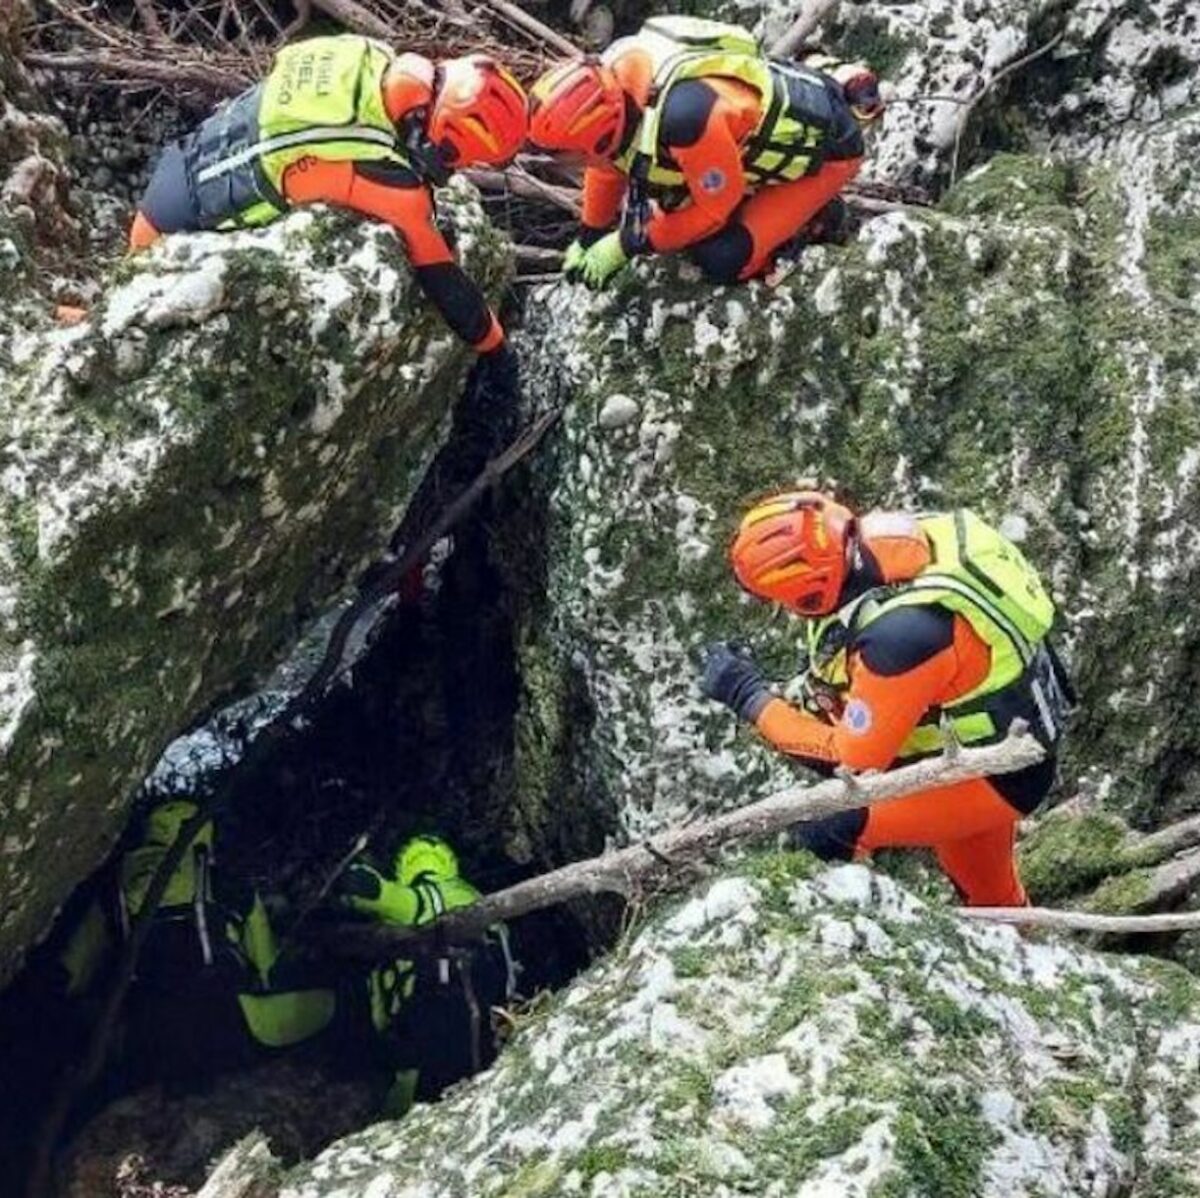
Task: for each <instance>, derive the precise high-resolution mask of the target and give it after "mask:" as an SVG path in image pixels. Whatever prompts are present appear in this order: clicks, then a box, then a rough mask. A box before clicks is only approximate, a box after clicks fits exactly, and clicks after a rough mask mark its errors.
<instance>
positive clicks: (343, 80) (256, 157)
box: [129, 34, 527, 370]
mask: <svg viewBox="0 0 1200 1198" xmlns="http://www.w3.org/2000/svg"><path fill="white" fill-rule="evenodd" d="M526 104H527V101H526V97H525V93H524V91H523V90H522V88H521V86H520V84H519V83H518V82H517V81H516V80H515V79H514V78H513V77H512V76H511V75H510V74H509V73H508V72H507V71H506V70H505V69H504V68H503V67H502V66H500V65H499V64H497V63H496V62H494V61H493V60H492V59H490V58H488V57H486V56H484V55H480V54H473V55H470V56H468V57H466V58H457V59H450V60H448V61H446V62H442V63H437V64H435V63H433V62H431V61H429V60H428V59H426V58H423V57H421V56H420V55H418V54H396V53H394V52H393V51H392V50H391V49H389V48H388V47H387V46H385V45H383V44H382V43H380V42H377V41H374V40H372V39H370V38H365V37H359V36H355V35H350V34H345V35H340V36H332V37H316V38H311V39H308V40H306V41H301V42H297V43H295V44H293V45H291V46H287V47H285V48H284V49H283V50H282V51H280V52H279V54H278V55H277V56H276V58H275V61H274V64H273V66H272V68H271V71H270V73H269V74H268V75H267V77H266V78H265V79H264V80H263V81H262V82H261V83H260V84H258V85H257V86H256V87H254V88H251V89H250V90H249V91H247V92H244V93H243V94H242V95H240V96H238V97H237V98H236V99H234V100H232V101H230V102H229V103H228V104H226V105H224V106H223V107H222V108H220V109H219V110H218V111H217V112H216V113H214V114H213V115H212V116H211V117H209V118H208V120H206V121H205V122H204V123H203V124H202V125H201V126H200V127H199V128H198V129H196V130H195V131H194V132H192V133H191V134H189V135H188V136H186V137H185V138H184V139H183V140H182V141H180V142H176V143H173V144H171V145H168V146H167V147H166V148H165V149H164V150H163V152H162V154H161V156H160V158H159V160H158V163H157V165H156V167H155V170H154V174H153V176H152V178H151V180H150V184H149V187H148V188H147V190H146V193H145V195H144V196H143V197H142V200H141V202H140V203H139V205H138V212H137V216H136V218H135V220H134V222H133V227H132V229H131V231H130V238H129V240H130V245H131V247H132V248H134V249H141V248H144V247H145V246H148V245H150V244H151V243H153V242H154V241H155V240H157V238H158V237H159V236H160V235H161V234H163V233H176V232H181V231H191V230H197V229H234V228H242V227H246V226H253V225H262V224H266V223H268V222H269V221H272V220H274V219H275V218H276V217H278V216H280V215H281V214H282V213H284V212H285V211H287V210H288V209H290V208H293V207H296V206H298V205H302V204H313V203H327V204H333V205H337V206H339V207H342V208H348V209H350V210H352V211H354V212H359V213H362V214H363V215H364V216H369V217H373V218H374V219H376V220H380V221H384V222H386V223H387V224H390V225H391V226H392V227H393V228H395V229H396V231H397V232H398V233H399V235H400V237H401V238H402V239H403V241H404V245H405V248H406V250H407V252H408V256H409V259H410V261H411V262H412V265H413V269H414V271H415V273H416V277H417V280H418V282H419V283H420V285H421V287H422V289H423V290H424V292H425V294H426V295H427V296H428V298H429V299H430V301H431V302H432V303H433V304H434V306H435V307H436V308H437V309H438V311H439V312H440V313H441V314H442V316H443V318H444V319H445V321H446V323H447V324H448V325H449V326H450V327H451V328H452V329H453V330H454V332H455V333H457V334H458V335H459V336H460V337H461V338H462V339H463V340H465V341H467V342H468V343H469V344H470V345H472V346H473V347H474V348H475V349H476V350H477V351H479V352H480V353H481V354H495V355H496V357H497V358H499V359H503V360H505V361H506V362H507V367H506V368H507V369H509V370H512V369H513V366H514V364H513V361H512V356H511V354H507V353H498V352H497V351H502V350H503V347H504V345H505V339H504V330H503V329H502V328H501V326H500V322H499V321H498V320H497V318H496V316H495V314H494V313H493V312H491V311H490V310H489V308H488V305H487V302H486V300H485V299H484V297H483V295H482V294H481V292H480V291H479V288H478V287H477V286H476V285H475V284H474V283H473V282H472V281H471V280H470V279H469V278H468V277H467V275H466V274H465V273H464V272H463V270H462V268H461V267H460V266H459V265H458V264H457V262H456V261H455V258H454V254H453V252H452V251H451V248H450V246H449V245H448V244H447V241H446V239H445V237H444V236H443V234H442V233H441V232H440V231H439V229H438V227H437V225H436V223H435V220H434V217H435V212H434V203H433V193H432V188H433V187H434V186H435V185H440V184H443V183H445V182H446V180H447V179H448V178H449V175H450V173H451V171H453V170H456V169H459V168H462V167H467V166H473V165H478V164H489V165H495V166H499V165H503V164H505V163H507V162H508V161H509V160H510V159H511V158H512V157H513V156H514V155H515V154H516V152H517V150H518V149H519V148H520V146H521V143H522V141H523V139H524V136H525V131H526V124H527V113H526Z"/></svg>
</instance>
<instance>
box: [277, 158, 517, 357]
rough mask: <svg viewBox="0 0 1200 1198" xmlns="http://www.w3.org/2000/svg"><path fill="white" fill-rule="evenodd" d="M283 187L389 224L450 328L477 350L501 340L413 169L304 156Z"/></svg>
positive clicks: (299, 200) (291, 198)
mask: <svg viewBox="0 0 1200 1198" xmlns="http://www.w3.org/2000/svg"><path fill="white" fill-rule="evenodd" d="M283 193H284V197H285V198H286V199H287V201H288V202H289V203H291V204H313V203H326V204H336V205H338V206H339V207H342V208H349V209H351V210H352V211H354V212H360V213H362V214H363V215H364V216H370V217H373V218H374V219H375V220H380V221H384V222H385V223H386V224H389V225H391V226H392V228H394V229H395V230H396V232H397V233H398V234H399V235H400V238H401V240H402V241H403V242H404V248H405V251H406V252H407V254H408V259H409V261H410V262H411V263H412V265H413V270H414V272H415V274H416V276H417V281H418V282H419V283H420V285H421V288H422V290H423V291H424V292H425V294H426V296H428V298H429V299H430V301H431V302H432V303H433V304H434V306H435V307H436V308H437V309H438V311H439V312H440V313H441V314H442V317H443V319H444V320H445V321H446V323H447V324H448V325H449V326H450V327H451V328H452V329H453V330H454V332H455V333H457V334H458V335H459V336H460V337H461V338H462V339H463V340H464V341H466V342H467V343H468V344H470V345H471V346H473V347H474V348H475V349H476V350H477V351H478V352H479V353H489V352H491V351H492V350H494V349H498V348H499V347H500V346H501V345H503V344H504V330H503V328H502V327H501V325H500V321H499V320H498V319H497V318H496V314H495V313H494V312H492V311H491V309H490V308H489V307H488V304H487V300H486V299H485V298H484V296H483V293H482V292H481V291H480V290H479V288H478V286H477V285H476V284H475V283H474V282H472V280H471V279H470V278H469V277H468V276H467V275H466V274H465V272H464V271H463V270H462V269H461V268H460V267H459V265H458V263H457V262H456V261H455V259H454V253H453V251H452V250H451V249H450V246H449V245H448V244H447V243H446V239H445V238H444V237H443V236H442V234H441V231H440V230H439V229H438V227H437V224H436V223H435V221H434V207H433V197H432V196H431V195H430V192H429V188H428V187H427V186H426V185H425V184H423V183H422V182H420V180H419V179H417V177H416V176H415V175H412V174H411V173H409V172H407V171H405V170H404V169H403V168H397V167H393V166H391V165H387V164H385V165H378V164H372V163H355V162H328V161H325V160H322V159H317V158H305V159H302V160H301V161H300V162H297V163H295V164H294V165H293V166H291V167H289V168H288V170H287V172H286V174H285V175H284V179H283Z"/></svg>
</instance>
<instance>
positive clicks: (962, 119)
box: [950, 29, 1067, 186]
mask: <svg viewBox="0 0 1200 1198" xmlns="http://www.w3.org/2000/svg"><path fill="white" fill-rule="evenodd" d="M1066 36H1067V31H1066V30H1065V29H1060V30H1059V31H1058V33H1056V34H1055V35H1054V36H1053V37H1052V38H1051V39H1050V40H1049V41H1048V42H1046V43H1045V44H1044V45H1041V46H1039V47H1038V48H1037V49H1036V50H1033V51H1031V52H1030V53H1028V54H1026V55H1024V56H1023V57H1021V58H1018V59H1017V60H1016V61H1015V62H1010V63H1009V64H1008V66H1006V67H1005V68H1004V69H1003V70H1000V71H997V72H996V73H995V74H994V75H993V76H992V77H991V78H990V79H989V80H988V81H987V82H986V83H985V84H984V85H983V87H981V88H980V89H979V91H978V92H976V93H975V95H974V96H972V97H971V99H970V100H969V101H968V102H967V103H966V104H964V105H963V110H962V112H961V113H960V114H959V118H958V125H957V127H956V128H955V130H954V153H953V154H952V155H951V158H950V183H951V186H953V184H954V182H955V181H956V180H957V178H958V154H959V150H960V149H961V147H962V139H963V134H964V133H966V131H967V123H968V122H969V121H970V119H971V113H972V112H974V111H975V106H976V105H977V104H978V103H979V101H980V100H982V99H983V98H984V96H986V95H987V94H988V92H990V91H991V90H992V88H994V87H995V86H996V84H998V83H999V82H1000V81H1001V80H1002V79H1007V78H1008V76H1009V75H1011V74H1012V73H1013V72H1014V71H1019V70H1020V69H1021V68H1022V67H1026V66H1028V65H1029V64H1030V63H1031V62H1035V61H1036V60H1037V59H1039V58H1041V57H1042V56H1043V55H1044V54H1049V53H1050V51H1051V50H1053V49H1054V47H1055V46H1057V45H1058V43H1059V42H1061V41H1062V40H1063V38H1064V37H1066Z"/></svg>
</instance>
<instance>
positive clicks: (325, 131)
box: [196, 125, 396, 183]
mask: <svg viewBox="0 0 1200 1198" xmlns="http://www.w3.org/2000/svg"><path fill="white" fill-rule="evenodd" d="M332 141H346V142H363V143H368V144H371V145H376V146H385V147H387V148H388V149H389V150H394V149H395V148H396V137H395V134H392V133H385V132H384V131H383V130H382V129H373V128H372V127H371V126H369V125H351V126H349V127H347V126H345V125H339V126H336V127H333V126H329V127H325V128H315V129H301V130H299V131H297V132H296V133H281V134H280V135H279V136H278V137H268V138H267V139H266V140H265V141H260V142H255V144H254V145H252V146H247V147H246V148H245V149H244V150H240V151H239V152H238V153H236V154H232V155H230V156H229V157H228V158H225V159H222V160H221V161H220V162H214V163H213V164H212V165H211V166H206V167H204V168H203V169H201V170H200V171H199V172H198V173H197V175H196V182H197V183H209V182H211V181H212V180H213V179H219V178H220V177H221V176H222V175H227V174H229V173H230V172H231V171H236V170H240V169H241V168H242V167H243V166H245V165H246V164H247V163H249V162H253V161H255V159H258V158H264V157H266V155H268V154H273V153H275V152H276V151H278V150H290V149H292V148H294V147H296V146H305V147H309V146H319V145H321V144H322V143H325V142H332Z"/></svg>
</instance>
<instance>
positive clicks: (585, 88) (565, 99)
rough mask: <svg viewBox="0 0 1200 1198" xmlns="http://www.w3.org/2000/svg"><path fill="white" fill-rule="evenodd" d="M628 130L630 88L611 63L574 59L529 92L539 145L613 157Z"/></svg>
mask: <svg viewBox="0 0 1200 1198" xmlns="http://www.w3.org/2000/svg"><path fill="white" fill-rule="evenodd" d="M624 132H625V93H624V92H623V91H622V90H621V86H620V84H619V83H618V82H617V80H616V76H615V75H613V73H612V71H610V70H609V69H608V68H607V67H604V66H601V65H600V64H599V63H598V62H596V61H595V60H594V59H573V60H572V61H571V62H564V63H561V64H559V65H558V66H557V67H555V68H554V69H553V70H551V71H547V72H546V74H545V75H543V76H542V77H541V78H540V79H539V80H538V81H537V82H536V83H535V84H534V85H533V89H532V90H531V92H530V94H529V140H530V141H531V142H532V143H533V144H534V145H535V146H537V147H538V148H539V149H543V150H550V151H554V152H558V153H562V152H564V151H567V152H574V153H578V154H586V155H587V156H588V157H589V158H611V157H612V156H613V155H614V154H615V152H616V150H617V147H618V146H620V144H621V136H622V134H623V133H624Z"/></svg>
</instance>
